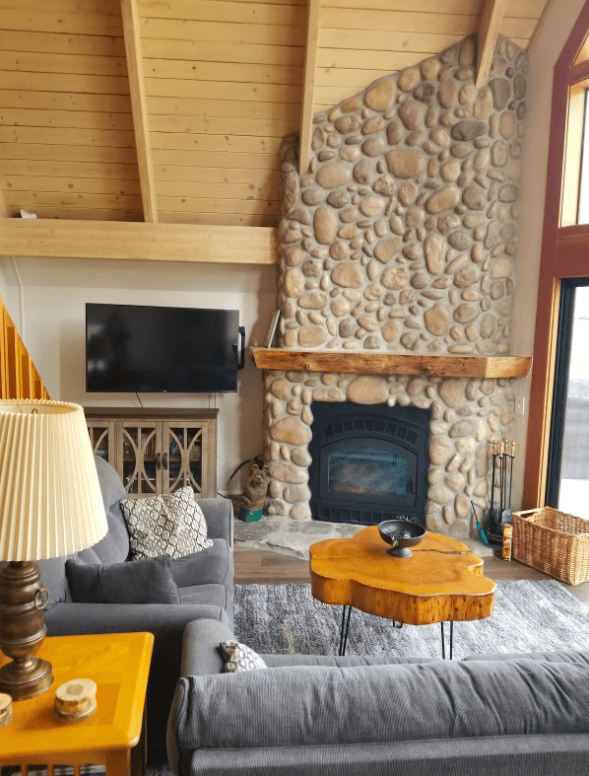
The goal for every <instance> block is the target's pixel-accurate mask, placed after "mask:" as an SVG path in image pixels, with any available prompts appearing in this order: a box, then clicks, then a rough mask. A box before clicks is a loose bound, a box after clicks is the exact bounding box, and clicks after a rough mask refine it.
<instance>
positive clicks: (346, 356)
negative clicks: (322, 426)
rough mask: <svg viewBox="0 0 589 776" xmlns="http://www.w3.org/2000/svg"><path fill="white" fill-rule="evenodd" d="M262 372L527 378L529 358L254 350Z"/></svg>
mask: <svg viewBox="0 0 589 776" xmlns="http://www.w3.org/2000/svg"><path fill="white" fill-rule="evenodd" d="M251 352H252V355H253V357H254V360H255V362H256V366H257V367H258V369H293V370H295V371H296V370H304V371H308V372H363V373H370V374H397V375H427V376H428V377H483V378H500V377H525V376H526V375H527V374H528V372H529V371H530V368H531V366H532V359H531V357H529V356H416V355H414V354H412V353H379V352H372V353H350V351H333V350H329V351H328V350H285V349H282V348H259V347H254V348H251Z"/></svg>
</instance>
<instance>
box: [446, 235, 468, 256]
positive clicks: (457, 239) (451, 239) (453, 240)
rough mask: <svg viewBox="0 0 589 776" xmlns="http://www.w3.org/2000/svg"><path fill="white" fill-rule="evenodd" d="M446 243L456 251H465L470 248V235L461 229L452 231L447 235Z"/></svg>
mask: <svg viewBox="0 0 589 776" xmlns="http://www.w3.org/2000/svg"><path fill="white" fill-rule="evenodd" d="M448 244H449V245H451V246H452V248H455V249H456V250H457V251H465V250H466V249H467V248H470V235H469V234H468V233H467V232H463V231H457V232H452V234H451V235H449V236H448Z"/></svg>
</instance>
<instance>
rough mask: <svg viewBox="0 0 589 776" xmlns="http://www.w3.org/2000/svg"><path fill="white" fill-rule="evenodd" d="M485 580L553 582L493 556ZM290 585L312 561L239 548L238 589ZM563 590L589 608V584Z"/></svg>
mask: <svg viewBox="0 0 589 776" xmlns="http://www.w3.org/2000/svg"><path fill="white" fill-rule="evenodd" d="M483 573H484V574H485V576H487V577H490V578H491V579H494V580H495V581H498V580H506V579H507V580H513V579H552V577H548V576H546V574H542V573H541V572H540V571H536V570H535V569H532V568H529V566H524V565H523V564H521V563H518V562H517V561H516V560H511V561H505V560H501V559H500V558H498V557H495V556H492V557H487V558H485V565H484V572H483ZM287 582H294V583H299V584H304V583H308V582H310V576H309V561H307V560H301V559H300V558H295V557H292V556H290V555H284V554H283V553H278V552H269V551H267V550H252V549H249V548H245V547H236V548H235V583H236V584H237V585H279V584H285V583H287ZM563 587H564V588H565V589H566V590H568V591H569V592H570V593H572V594H573V595H575V596H577V598H579V599H580V600H581V601H583V602H584V603H586V604H589V582H584V583H583V584H581V585H575V586H574V587H573V586H571V585H564V584H563Z"/></svg>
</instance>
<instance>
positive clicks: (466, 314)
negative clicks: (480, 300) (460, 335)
mask: <svg viewBox="0 0 589 776" xmlns="http://www.w3.org/2000/svg"><path fill="white" fill-rule="evenodd" d="M478 314H479V311H478V309H477V308H476V307H475V306H474V305H472V304H461V305H458V307H457V308H456V309H455V310H454V320H455V321H458V323H471V321H474V319H475V318H476V317H477V315H478Z"/></svg>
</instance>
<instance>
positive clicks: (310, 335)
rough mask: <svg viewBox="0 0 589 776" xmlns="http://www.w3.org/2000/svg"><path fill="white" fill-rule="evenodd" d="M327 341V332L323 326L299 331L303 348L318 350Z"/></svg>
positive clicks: (307, 327) (309, 327) (306, 327)
mask: <svg viewBox="0 0 589 776" xmlns="http://www.w3.org/2000/svg"><path fill="white" fill-rule="evenodd" d="M326 339H327V332H326V331H325V329H324V328H323V327H322V326H303V327H302V328H301V330H300V331H299V345H300V346H301V347H302V348H316V347H318V346H319V345H322V344H323V343H324V342H325V340H326Z"/></svg>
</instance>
